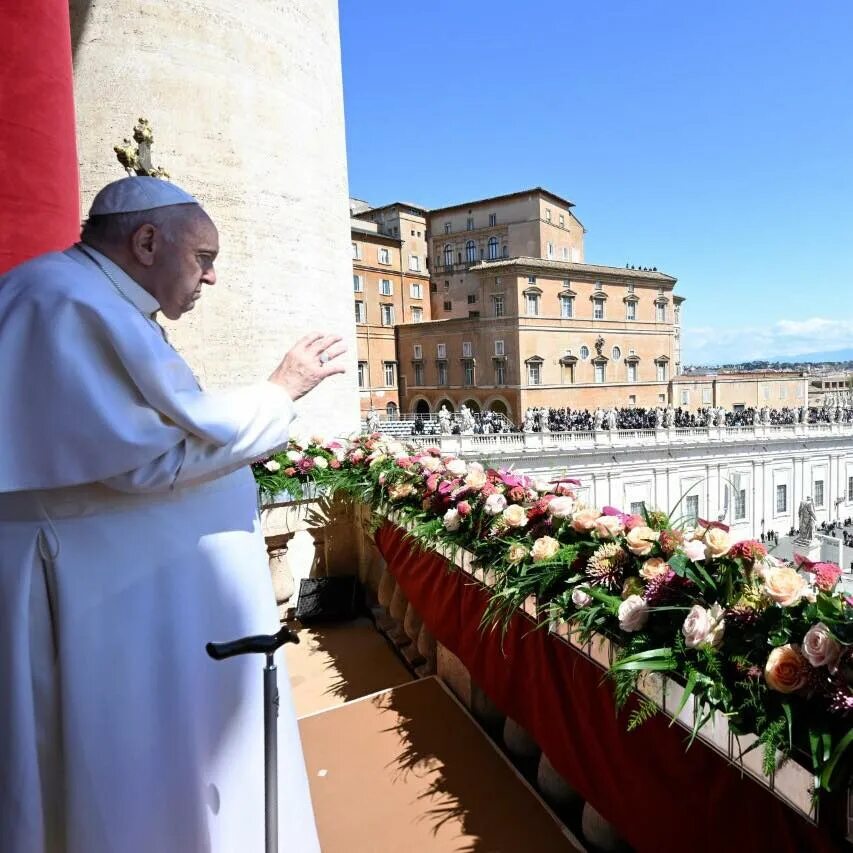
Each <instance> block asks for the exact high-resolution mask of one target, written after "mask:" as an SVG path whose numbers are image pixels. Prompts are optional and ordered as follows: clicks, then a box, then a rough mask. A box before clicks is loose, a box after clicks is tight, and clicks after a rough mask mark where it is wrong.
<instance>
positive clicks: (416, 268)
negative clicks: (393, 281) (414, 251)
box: [409, 255, 421, 272]
mask: <svg viewBox="0 0 853 853" xmlns="http://www.w3.org/2000/svg"><path fill="white" fill-rule="evenodd" d="M409 269H410V270H412V272H420V269H421V259H420V258H419V257H418V256H417V255H409Z"/></svg>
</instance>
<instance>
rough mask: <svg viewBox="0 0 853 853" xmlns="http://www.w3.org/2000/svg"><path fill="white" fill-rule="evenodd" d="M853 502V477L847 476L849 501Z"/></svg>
mask: <svg viewBox="0 0 853 853" xmlns="http://www.w3.org/2000/svg"><path fill="white" fill-rule="evenodd" d="M851 502H853V477H848V478H847V503H851Z"/></svg>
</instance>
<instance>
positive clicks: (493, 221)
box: [489, 213, 498, 228]
mask: <svg viewBox="0 0 853 853" xmlns="http://www.w3.org/2000/svg"><path fill="white" fill-rule="evenodd" d="M497 224H498V215H497V213H490V214H489V227H490V228H491V227H492V226H493V225H497Z"/></svg>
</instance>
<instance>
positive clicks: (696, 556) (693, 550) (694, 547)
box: [683, 539, 705, 563]
mask: <svg viewBox="0 0 853 853" xmlns="http://www.w3.org/2000/svg"><path fill="white" fill-rule="evenodd" d="M683 548H684V556H685V557H687V559H688V560H692V561H693V562H694V563H698V562H699V561H700V560H704V559H705V543H704V542H702V541H701V540H700V539H691V540H690V541H689V542H685V543H684V546H683Z"/></svg>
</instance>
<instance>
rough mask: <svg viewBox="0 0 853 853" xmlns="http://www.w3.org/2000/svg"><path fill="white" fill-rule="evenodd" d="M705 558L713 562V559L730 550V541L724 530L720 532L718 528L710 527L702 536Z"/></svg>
mask: <svg viewBox="0 0 853 853" xmlns="http://www.w3.org/2000/svg"><path fill="white" fill-rule="evenodd" d="M703 541H704V543H705V557H706V558H707V559H709V560H713V559H714V558H715V557H722V556H723V554H725V553H727V552H728V550H729V548H731V540H730V539H729V534H728V533H726V531H725V530H720V528H719V527H712V528H711V529H710V530H709V531H708V532H707V533H706V534H705V536H704V538H703Z"/></svg>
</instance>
